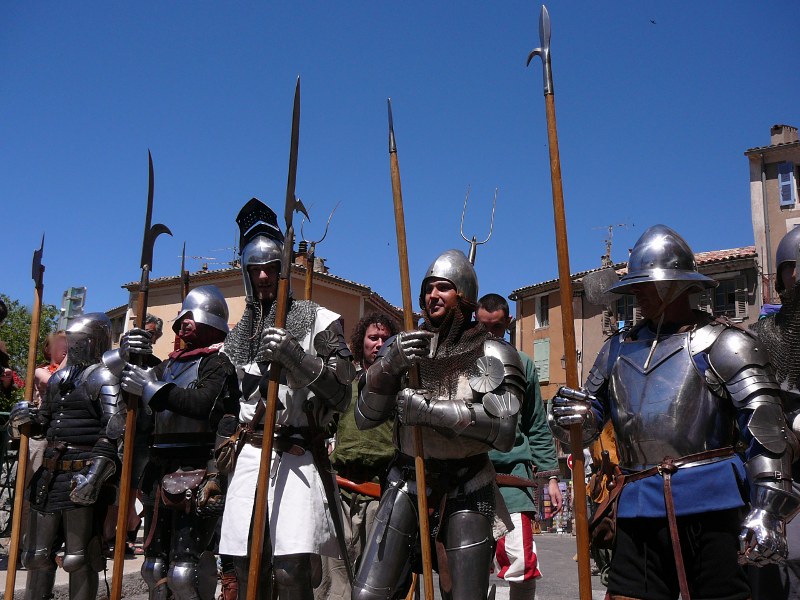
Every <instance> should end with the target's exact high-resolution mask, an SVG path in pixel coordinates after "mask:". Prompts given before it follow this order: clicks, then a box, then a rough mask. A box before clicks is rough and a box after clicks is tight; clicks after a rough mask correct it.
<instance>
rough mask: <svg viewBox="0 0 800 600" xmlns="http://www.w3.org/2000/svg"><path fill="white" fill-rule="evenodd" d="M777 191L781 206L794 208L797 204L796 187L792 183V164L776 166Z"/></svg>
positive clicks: (784, 163)
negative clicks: (778, 191)
mask: <svg viewBox="0 0 800 600" xmlns="http://www.w3.org/2000/svg"><path fill="white" fill-rule="evenodd" d="M778 189H779V190H780V204H781V206H794V205H795V203H796V202H797V186H796V185H795V183H794V163H791V162H783V163H780V164H778Z"/></svg>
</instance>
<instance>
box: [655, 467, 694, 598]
mask: <svg viewBox="0 0 800 600" xmlns="http://www.w3.org/2000/svg"><path fill="white" fill-rule="evenodd" d="M677 470H678V467H677V466H676V465H675V464H674V463H672V462H671V461H670V459H666V460H665V461H664V462H662V463H661V464H660V465H659V473H661V477H662V478H663V479H664V502H665V503H666V506H667V523H668V524H669V537H670V541H671V542H672V554H673V556H674V557H675V570H676V571H677V573H678V586H679V587H680V589H681V598H682V599H683V600H691V596H690V595H689V583H688V582H687V581H686V568H685V566H684V564H683V551H682V550H681V538H680V535H679V534H678V521H677V519H676V517H675V499H674V498H673V497H672V474H673V473H675V472H676V471H677Z"/></svg>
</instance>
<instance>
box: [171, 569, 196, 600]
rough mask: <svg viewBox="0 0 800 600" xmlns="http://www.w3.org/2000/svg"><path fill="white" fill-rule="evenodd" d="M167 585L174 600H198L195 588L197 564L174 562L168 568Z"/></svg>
mask: <svg viewBox="0 0 800 600" xmlns="http://www.w3.org/2000/svg"><path fill="white" fill-rule="evenodd" d="M167 585H168V586H169V589H170V591H171V592H172V593H173V595H174V596H175V598H176V600H200V592H199V590H198V586H197V564H196V563H191V562H174V563H171V564H170V566H169V573H168V574H167Z"/></svg>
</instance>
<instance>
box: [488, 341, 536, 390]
mask: <svg viewBox="0 0 800 600" xmlns="http://www.w3.org/2000/svg"><path fill="white" fill-rule="evenodd" d="M483 352H484V355H485V356H486V357H487V358H494V359H496V360H498V361H499V362H500V363H501V364H502V365H503V385H505V386H506V388H507V389H509V390H511V392H512V393H513V394H515V395H516V396H517V397H518V398H520V399H521V398H523V397H524V396H525V388H526V387H527V385H528V382H527V380H526V378H525V368H524V366H523V365H522V359H521V358H520V357H519V352H518V351H517V349H516V348H514V346H512V345H511V344H509V343H508V342H506V341H505V340H501V339H500V338H489V339H487V340H486V341H485V342H484V343H483ZM490 362H491V361H490Z"/></svg>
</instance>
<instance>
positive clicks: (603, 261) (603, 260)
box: [592, 223, 636, 267]
mask: <svg viewBox="0 0 800 600" xmlns="http://www.w3.org/2000/svg"><path fill="white" fill-rule="evenodd" d="M635 226H636V225H635V224H634V223H631V224H630V225H628V224H627V223H617V224H616V225H615V224H611V225H604V226H602V227H592V229H595V230H597V229H606V230H608V237H607V238H606V239H605V240H604V242H605V244H606V252H605V254H603V256H601V257H600V265H601V266H603V267H610V266H612V265H613V264H614V261H613V260H611V245H612V244H613V242H614V228H615V227H619V228H622V229H632V228H634V227H635Z"/></svg>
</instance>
